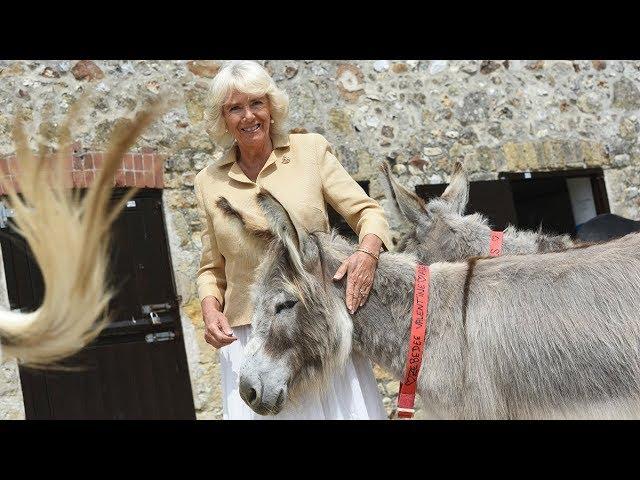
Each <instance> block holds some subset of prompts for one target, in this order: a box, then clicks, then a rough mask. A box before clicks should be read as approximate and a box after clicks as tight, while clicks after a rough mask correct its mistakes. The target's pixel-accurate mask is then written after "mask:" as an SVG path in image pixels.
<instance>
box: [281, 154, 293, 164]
mask: <svg viewBox="0 0 640 480" xmlns="http://www.w3.org/2000/svg"><path fill="white" fill-rule="evenodd" d="M290 161H291V160H290V159H289V157H288V156H287V155H285V156H284V157H282V163H289V162H290Z"/></svg>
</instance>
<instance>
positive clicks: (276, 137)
mask: <svg viewBox="0 0 640 480" xmlns="http://www.w3.org/2000/svg"><path fill="white" fill-rule="evenodd" d="M288 106H289V100H288V98H287V96H286V94H285V93H284V92H282V91H281V90H280V89H278V87H276V85H275V83H274V81H273V79H272V78H271V77H270V76H269V74H268V73H267V72H266V70H265V69H264V68H262V67H261V66H260V65H259V64H257V63H255V62H251V61H241V62H230V63H228V64H227V65H225V66H224V67H223V68H222V69H221V70H220V72H218V74H217V75H216V77H215V79H214V81H213V84H212V86H211V93H210V104H209V106H208V110H207V122H208V131H209V133H210V134H211V135H212V137H213V139H214V141H215V142H216V143H217V144H219V145H225V146H226V145H228V146H229V149H228V150H227V152H226V154H225V155H224V157H223V158H222V160H221V161H219V162H216V163H215V164H213V165H210V166H208V167H207V168H205V169H203V170H202V171H201V172H199V173H198V175H197V176H196V179H195V192H196V197H197V199H198V204H199V206H200V208H201V210H202V211H203V213H204V219H205V221H206V225H207V228H206V230H205V232H204V233H203V235H202V246H203V251H202V258H201V262H200V269H199V270H198V272H197V285H198V296H199V298H200V301H201V306H202V314H203V318H204V322H205V325H206V332H205V339H206V341H207V342H208V343H209V344H211V345H212V346H214V347H215V348H219V349H220V363H221V370H222V386H223V412H224V413H223V416H224V418H225V419H249V418H262V417H258V416H257V415H256V414H254V413H253V411H252V410H251V409H250V408H249V407H248V406H247V405H245V403H244V402H243V401H242V400H241V398H240V396H239V393H238V370H239V368H240V366H241V364H242V350H243V348H244V346H245V344H246V342H247V340H248V337H249V334H250V331H251V326H250V322H251V313H252V305H250V293H251V292H250V287H251V284H252V281H253V273H254V270H255V268H256V267H257V266H258V264H259V263H260V261H261V258H262V256H263V255H264V252H265V250H266V247H267V244H266V242H265V241H263V240H259V239H255V238H250V237H249V235H248V234H246V233H245V232H242V231H240V230H239V229H238V228H237V226H236V224H235V223H234V222H229V221H228V220H227V219H225V218H224V214H223V212H222V210H221V209H220V208H219V207H218V205H216V202H217V200H218V199H219V198H220V197H221V196H224V197H225V198H226V199H228V200H229V202H230V203H231V205H233V207H234V208H235V209H237V210H238V211H239V212H240V213H241V214H242V216H243V218H245V219H251V221H253V222H254V223H256V222H257V223H260V222H262V223H263V224H264V225H266V220H265V219H264V217H263V216H262V213H261V210H260V208H259V206H258V204H257V202H256V198H255V197H256V193H258V192H259V191H260V189H261V188H264V189H266V190H267V191H269V192H270V193H271V194H272V195H273V196H275V197H276V198H277V199H278V200H279V201H280V203H282V205H283V206H284V207H285V208H286V209H287V211H288V212H289V214H290V216H291V217H292V220H293V221H294V223H296V227H297V228H298V227H301V228H305V229H306V230H308V231H318V230H323V231H328V229H329V223H328V218H327V213H326V205H325V202H328V203H330V204H331V205H332V206H333V208H334V209H335V210H336V211H337V212H338V213H339V214H341V215H342V216H343V217H344V218H345V220H346V221H347V222H348V223H349V225H351V227H352V228H353V229H354V230H355V231H356V233H357V234H358V237H359V247H358V248H357V249H356V250H355V251H354V253H353V254H352V255H351V256H350V257H349V258H347V259H346V260H345V261H344V262H343V264H342V265H341V266H340V268H339V269H338V270H337V272H336V274H335V277H334V279H335V280H340V279H342V278H343V277H344V276H345V275H346V276H347V281H346V284H347V286H346V289H347V297H346V303H347V308H348V309H349V311H350V312H351V313H354V312H355V311H356V309H357V308H358V307H360V306H362V305H363V304H364V302H365V301H366V300H367V296H368V294H369V290H370V288H371V285H372V283H373V278H374V274H375V270H376V266H377V258H378V255H379V253H380V251H381V249H382V247H383V246H384V247H386V248H389V247H390V245H391V241H390V235H389V227H388V224H387V221H386V220H385V218H384V213H383V210H382V209H381V208H380V206H379V205H378V204H377V203H376V202H375V201H374V200H372V199H371V198H369V197H368V196H367V195H366V194H365V192H364V191H363V190H362V189H361V188H360V186H359V185H358V184H357V183H356V182H355V181H354V180H353V179H352V178H351V177H350V176H349V174H348V173H347V172H346V170H345V169H344V168H343V167H342V166H341V165H340V163H339V162H338V160H337V159H336V157H335V156H334V155H333V153H332V150H331V146H330V145H329V143H328V142H327V141H326V140H325V139H324V138H323V137H322V136H320V135H318V134H292V135H289V134H287V133H286V131H285V130H284V121H285V119H286V117H287V113H288ZM232 328H233V330H232ZM271 418H301V419H302V418H304V419H310V418H314V419H341V418H354V419H355V418H358V419H367V418H376V419H381V418H385V412H384V409H383V406H382V402H381V399H380V394H379V392H378V389H377V385H376V382H375V378H374V376H373V372H372V369H371V364H370V363H369V361H368V360H367V359H365V358H363V357H361V356H359V355H357V354H354V355H352V358H351V359H350V361H349V362H348V363H347V365H346V368H345V370H344V373H343V374H341V375H338V377H337V378H335V379H334V381H333V384H332V388H330V389H329V391H328V392H325V393H324V394H323V395H322V396H320V394H314V395H312V396H310V397H309V398H305V399H304V401H302V402H301V403H300V404H299V405H298V406H297V407H295V408H294V409H290V410H288V411H286V410H285V411H283V412H281V413H280V414H278V415H277V416H275V417H271Z"/></svg>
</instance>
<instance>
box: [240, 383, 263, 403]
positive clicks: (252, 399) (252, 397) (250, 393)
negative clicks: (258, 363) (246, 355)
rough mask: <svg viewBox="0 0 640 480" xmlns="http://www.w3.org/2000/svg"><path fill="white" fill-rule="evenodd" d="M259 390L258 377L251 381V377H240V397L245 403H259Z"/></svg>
mask: <svg viewBox="0 0 640 480" xmlns="http://www.w3.org/2000/svg"><path fill="white" fill-rule="evenodd" d="M261 390H262V388H261V386H260V380H259V379H256V380H255V381H251V379H249V378H247V377H246V376H241V377H240V398H242V400H244V401H245V403H246V404H247V405H257V404H259V403H260V398H259V397H258V392H260V391H261Z"/></svg>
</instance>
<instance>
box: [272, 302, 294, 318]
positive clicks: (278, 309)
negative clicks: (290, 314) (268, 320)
mask: <svg viewBox="0 0 640 480" xmlns="http://www.w3.org/2000/svg"><path fill="white" fill-rule="evenodd" d="M296 303H298V301H297V300H287V301H286V302H282V303H279V304H278V305H276V315H277V314H278V313H280V312H281V311H282V310H285V309H287V308H292V307H293V306H294V305H295V304H296Z"/></svg>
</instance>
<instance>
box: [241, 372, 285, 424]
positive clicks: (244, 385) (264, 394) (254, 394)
mask: <svg viewBox="0 0 640 480" xmlns="http://www.w3.org/2000/svg"><path fill="white" fill-rule="evenodd" d="M285 396H286V389H285V388H269V387H268V386H267V387H266V388H265V385H264V383H263V382H262V380H261V379H260V377H258V376H248V375H240V398H242V400H244V402H245V403H246V404H247V405H249V407H251V409H252V410H253V411H254V412H256V413H257V414H258V415H276V414H277V413H279V412H280V410H282V406H283V405H284V400H285Z"/></svg>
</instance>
